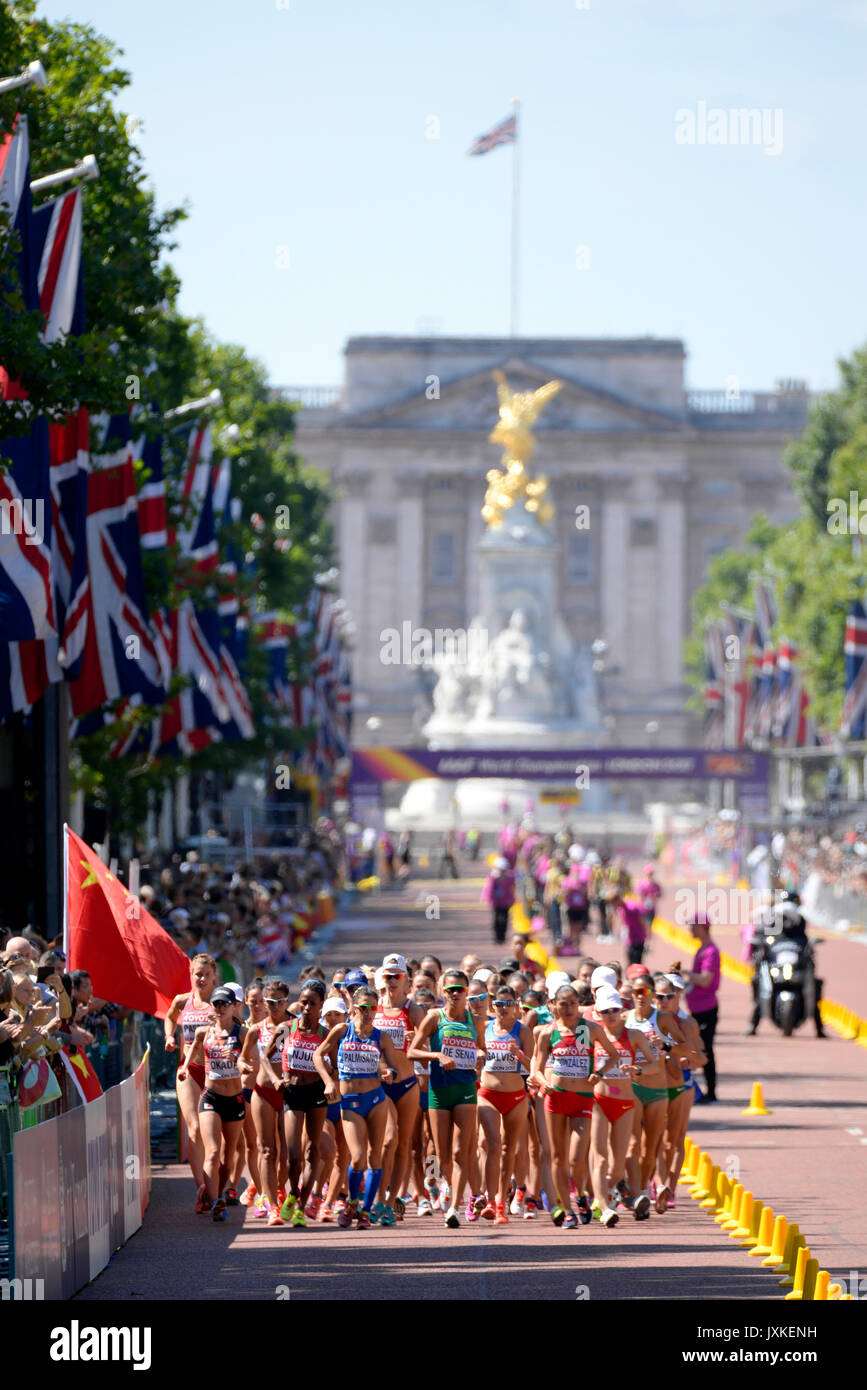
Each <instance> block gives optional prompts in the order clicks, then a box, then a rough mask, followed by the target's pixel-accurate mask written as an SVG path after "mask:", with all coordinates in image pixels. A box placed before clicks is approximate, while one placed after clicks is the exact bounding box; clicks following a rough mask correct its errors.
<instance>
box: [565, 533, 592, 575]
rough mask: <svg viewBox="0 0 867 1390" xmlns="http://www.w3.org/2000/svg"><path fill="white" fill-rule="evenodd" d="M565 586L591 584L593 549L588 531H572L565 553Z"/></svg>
mask: <svg viewBox="0 0 867 1390" xmlns="http://www.w3.org/2000/svg"><path fill="white" fill-rule="evenodd" d="M566 582H567V584H592V582H593V549H592V545H591V541H590V532H589V531H573V532H572V534H571V536H570V537H569V549H568V550H567V552H566Z"/></svg>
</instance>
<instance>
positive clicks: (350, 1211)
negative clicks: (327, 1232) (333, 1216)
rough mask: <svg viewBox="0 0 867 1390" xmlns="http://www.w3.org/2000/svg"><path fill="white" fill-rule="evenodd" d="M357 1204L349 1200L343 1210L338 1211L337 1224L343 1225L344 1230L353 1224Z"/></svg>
mask: <svg viewBox="0 0 867 1390" xmlns="http://www.w3.org/2000/svg"><path fill="white" fill-rule="evenodd" d="M357 1205H358V1204H357V1203H356V1202H347V1203H346V1204H345V1205H344V1207H343V1209H342V1211H340V1212H339V1213H338V1216H337V1224H338V1226H340V1227H341V1229H342V1230H344V1231H345V1230H346V1229H347V1227H349V1226H351V1225H352V1221H353V1217H354V1216H355V1208H356V1206H357Z"/></svg>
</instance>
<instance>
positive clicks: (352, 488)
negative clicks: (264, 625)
mask: <svg viewBox="0 0 867 1390" xmlns="http://www.w3.org/2000/svg"><path fill="white" fill-rule="evenodd" d="M335 482H336V484H337V486H338V488H339V491H340V494H341V496H340V502H339V506H340V596H341V598H343V599H344V600H345V602H346V603H347V605H348V606H349V608H350V609H351V610H352V616H353V618H354V619H355V624H356V626H357V628H358V635H357V637H356V639H355V650H354V652H353V657H352V665H353V678H354V680H355V681H356V682H358V683H359V684H361V685H366V684H367V681H368V679H369V670H370V650H371V647H370V643H371V618H372V616H373V615H372V614H371V612H370V603H369V595H368V593H367V576H366V572H365V570H366V567H365V563H364V561H365V541H366V537H367V501H366V497H367V491H368V487H369V484H370V474H369V473H368V472H365V471H361V470H354V471H351V472H350V471H347V472H345V473H343V474H341V475H340V476H339V477H338V478H336V479H335Z"/></svg>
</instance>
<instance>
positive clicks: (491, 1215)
mask: <svg viewBox="0 0 867 1390" xmlns="http://www.w3.org/2000/svg"><path fill="white" fill-rule="evenodd" d="M502 1205H503V1204H502V1203H501V1202H497V1205H496V1206H494V1203H493V1202H486V1204H485V1205H484V1206H483V1207H482V1209H481V1211H480V1212H479V1216H480V1217H481V1218H482V1220H483V1221H493V1220H494V1219H495V1218H496V1215H497V1212H498V1211H499V1209H500V1207H501V1206H502Z"/></svg>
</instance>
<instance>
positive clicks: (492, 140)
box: [467, 112, 518, 154]
mask: <svg viewBox="0 0 867 1390" xmlns="http://www.w3.org/2000/svg"><path fill="white" fill-rule="evenodd" d="M517 138H518V117H517V116H516V115H515V113H514V112H512V114H511V116H507V117H506V119H505V120H504V121H500V123H499V125H495V126H492V127H491V129H490V130H487V131H485V134H484V135H479V136H478V137H477V138H476V139H475V140H474V141H473V143H472V144H471V145H470V148H469V149H468V150H467V154H487V153H488V151H489V150H495V149H496V148H497V146H498V145H514V143H515V141H516V140H517Z"/></svg>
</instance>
